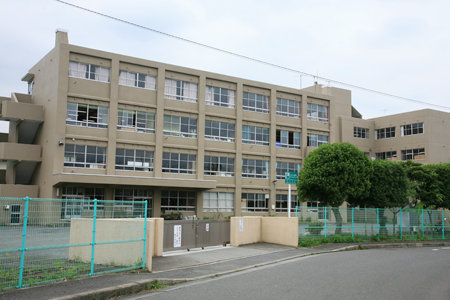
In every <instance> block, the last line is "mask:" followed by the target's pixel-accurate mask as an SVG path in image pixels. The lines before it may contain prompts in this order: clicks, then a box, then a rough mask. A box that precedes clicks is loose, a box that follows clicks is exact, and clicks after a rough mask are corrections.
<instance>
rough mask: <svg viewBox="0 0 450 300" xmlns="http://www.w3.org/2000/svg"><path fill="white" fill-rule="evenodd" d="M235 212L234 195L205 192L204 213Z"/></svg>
mask: <svg viewBox="0 0 450 300" xmlns="http://www.w3.org/2000/svg"><path fill="white" fill-rule="evenodd" d="M216 211H218V212H234V193H221V192H203V212H216Z"/></svg>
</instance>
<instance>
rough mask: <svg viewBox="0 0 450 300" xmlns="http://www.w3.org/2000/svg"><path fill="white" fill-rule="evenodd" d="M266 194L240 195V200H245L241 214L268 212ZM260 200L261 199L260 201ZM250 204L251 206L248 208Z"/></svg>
mask: <svg viewBox="0 0 450 300" xmlns="http://www.w3.org/2000/svg"><path fill="white" fill-rule="evenodd" d="M266 195H267V194H262V193H242V194H241V199H245V200H246V201H245V205H246V207H242V211H243V212H268V211H269V202H270V199H269V198H268V197H266ZM261 198H262V199H261ZM250 203H252V205H253V206H249V204H250Z"/></svg>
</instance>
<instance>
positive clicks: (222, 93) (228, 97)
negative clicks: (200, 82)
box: [205, 86, 236, 108]
mask: <svg viewBox="0 0 450 300" xmlns="http://www.w3.org/2000/svg"><path fill="white" fill-rule="evenodd" d="M235 94H236V91H233V90H229V89H224V88H219V87H213V86H206V95H205V96H206V104H207V105H215V106H222V107H228V108H234V107H235V103H236V97H235Z"/></svg>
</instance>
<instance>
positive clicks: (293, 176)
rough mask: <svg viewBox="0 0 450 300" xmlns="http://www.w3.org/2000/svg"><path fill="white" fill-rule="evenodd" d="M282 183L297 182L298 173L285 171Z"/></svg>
mask: <svg viewBox="0 0 450 300" xmlns="http://www.w3.org/2000/svg"><path fill="white" fill-rule="evenodd" d="M284 176H285V178H284V183H286V184H297V177H298V173H296V172H285V173H284Z"/></svg>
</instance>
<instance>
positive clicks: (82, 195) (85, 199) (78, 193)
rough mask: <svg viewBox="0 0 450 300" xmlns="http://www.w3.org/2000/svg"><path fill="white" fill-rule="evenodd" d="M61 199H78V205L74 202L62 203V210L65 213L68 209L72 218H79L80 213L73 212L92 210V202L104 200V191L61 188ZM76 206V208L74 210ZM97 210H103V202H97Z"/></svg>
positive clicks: (72, 187) (98, 189)
mask: <svg viewBox="0 0 450 300" xmlns="http://www.w3.org/2000/svg"><path fill="white" fill-rule="evenodd" d="M62 199H66V200H69V199H70V200H75V199H80V201H79V202H78V203H74V202H72V203H71V202H67V201H66V202H63V203H62V206H63V207H62V210H63V211H65V212H66V215H67V212H68V210H69V209H70V210H71V211H72V213H71V214H69V215H72V216H78V217H81V211H79V214H77V213H75V214H74V210H81V209H83V210H94V201H92V200H95V199H97V200H105V189H104V188H91V187H75V186H65V187H63V188H62ZM75 206H78V208H75ZM97 209H99V210H104V209H105V208H104V202H103V201H98V202H97Z"/></svg>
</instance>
